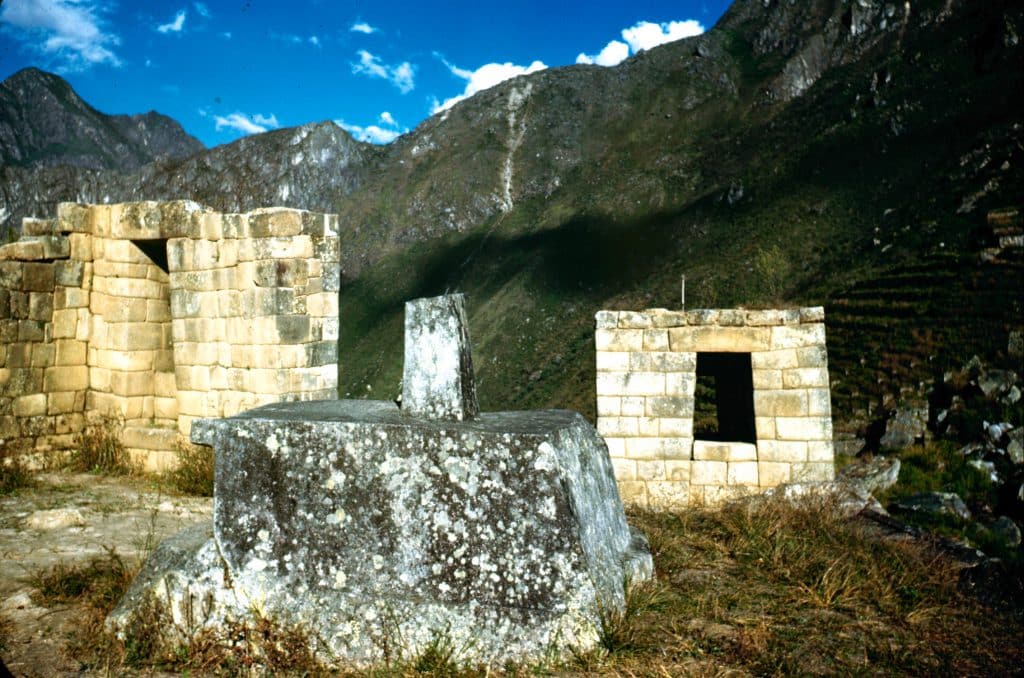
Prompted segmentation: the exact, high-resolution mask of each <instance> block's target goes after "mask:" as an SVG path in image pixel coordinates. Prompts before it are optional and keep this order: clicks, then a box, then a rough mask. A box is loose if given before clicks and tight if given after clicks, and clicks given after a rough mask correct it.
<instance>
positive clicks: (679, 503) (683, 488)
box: [647, 480, 690, 510]
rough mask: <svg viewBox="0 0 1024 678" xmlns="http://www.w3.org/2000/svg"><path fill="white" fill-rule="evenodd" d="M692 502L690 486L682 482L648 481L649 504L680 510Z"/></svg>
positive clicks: (659, 507)
mask: <svg viewBox="0 0 1024 678" xmlns="http://www.w3.org/2000/svg"><path fill="white" fill-rule="evenodd" d="M689 502H690V492H689V487H688V486H687V485H684V484H682V483H675V482H671V481H661V480H652V481H650V482H648V483H647V505H648V506H650V507H651V508H655V509H662V510H679V509H683V508H685V507H686V506H687V505H688V504H689Z"/></svg>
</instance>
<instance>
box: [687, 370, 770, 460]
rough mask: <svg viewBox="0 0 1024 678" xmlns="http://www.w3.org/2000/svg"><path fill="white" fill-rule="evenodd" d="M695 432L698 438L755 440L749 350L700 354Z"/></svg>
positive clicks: (752, 378) (694, 417)
mask: <svg viewBox="0 0 1024 678" xmlns="http://www.w3.org/2000/svg"><path fill="white" fill-rule="evenodd" d="M693 434H694V437H695V438H697V439H698V440H713V441H717V442H733V443H756V442H757V434H756V431H755V427H754V372H753V370H752V369H751V365H750V354H749V353H698V354H697V388H696V393H695V402H694V415H693Z"/></svg>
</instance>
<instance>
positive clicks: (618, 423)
mask: <svg viewBox="0 0 1024 678" xmlns="http://www.w3.org/2000/svg"><path fill="white" fill-rule="evenodd" d="M638 422H639V420H638V419H637V418H636V417H598V419H597V431H598V433H600V434H601V435H603V436H613V437H626V436H635V435H639V433H640V428H639V423H638Z"/></svg>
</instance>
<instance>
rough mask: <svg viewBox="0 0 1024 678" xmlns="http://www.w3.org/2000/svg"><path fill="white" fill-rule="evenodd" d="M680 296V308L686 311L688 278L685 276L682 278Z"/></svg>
mask: <svg viewBox="0 0 1024 678" xmlns="http://www.w3.org/2000/svg"><path fill="white" fill-rule="evenodd" d="M679 296H680V306H679V307H680V308H681V309H682V310H684V311H685V310H686V276H685V275H684V276H682V281H681V283H680V289H679Z"/></svg>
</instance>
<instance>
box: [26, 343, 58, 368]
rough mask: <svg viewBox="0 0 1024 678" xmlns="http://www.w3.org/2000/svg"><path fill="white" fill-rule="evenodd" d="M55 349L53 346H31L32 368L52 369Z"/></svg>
mask: <svg viewBox="0 0 1024 678" xmlns="http://www.w3.org/2000/svg"><path fill="white" fill-rule="evenodd" d="M55 354H56V349H55V348H54V346H53V344H52V343H51V344H32V363H31V364H32V367H52V366H53V365H54V356H55Z"/></svg>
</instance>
